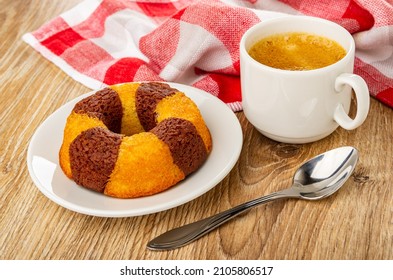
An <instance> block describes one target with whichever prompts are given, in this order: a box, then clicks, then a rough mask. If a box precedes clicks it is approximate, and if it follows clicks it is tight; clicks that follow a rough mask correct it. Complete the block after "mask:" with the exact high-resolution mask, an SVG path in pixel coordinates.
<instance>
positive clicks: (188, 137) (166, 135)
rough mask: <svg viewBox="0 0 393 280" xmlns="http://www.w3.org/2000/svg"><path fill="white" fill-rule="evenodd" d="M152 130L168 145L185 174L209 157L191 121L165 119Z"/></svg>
mask: <svg viewBox="0 0 393 280" xmlns="http://www.w3.org/2000/svg"><path fill="white" fill-rule="evenodd" d="M150 132H151V133H153V134H155V135H156V136H157V137H158V139H160V140H161V141H163V142H164V143H166V144H167V145H168V147H169V149H170V151H171V154H172V157H173V160H174V163H175V164H176V165H177V166H178V167H179V168H180V169H181V170H182V171H183V173H184V174H185V176H187V175H188V174H190V173H192V172H193V171H194V170H196V169H197V168H198V167H199V166H200V165H202V163H203V162H204V161H205V160H206V158H207V151H206V147H205V144H204V143H203V140H202V137H201V136H200V135H199V134H198V131H197V130H196V128H195V126H194V125H193V124H192V123H191V122H190V121H187V120H185V119H179V118H169V119H165V120H163V121H162V122H160V123H159V124H158V125H157V126H156V127H154V128H153V129H152V130H151V131H150Z"/></svg>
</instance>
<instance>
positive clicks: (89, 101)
mask: <svg viewBox="0 0 393 280" xmlns="http://www.w3.org/2000/svg"><path fill="white" fill-rule="evenodd" d="M73 111H74V112H75V113H78V114H87V115H89V116H91V117H96V118H98V119H100V120H101V121H102V122H103V123H104V124H105V125H106V126H107V127H108V129H109V130H110V131H113V132H115V133H120V130H121V120H122V117H123V107H122V104H121V100H120V98H119V95H118V94H117V92H116V91H114V90H113V89H110V88H104V89H102V90H100V91H98V92H96V94H94V95H91V96H89V97H86V98H85V99H83V100H81V101H79V102H78V103H77V104H76V105H75V107H74V110H73Z"/></svg>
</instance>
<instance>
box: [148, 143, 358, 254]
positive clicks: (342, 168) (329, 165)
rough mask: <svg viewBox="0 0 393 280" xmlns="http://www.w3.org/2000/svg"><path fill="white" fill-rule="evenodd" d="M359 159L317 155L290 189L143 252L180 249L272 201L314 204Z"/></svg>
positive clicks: (352, 152)
mask: <svg viewBox="0 0 393 280" xmlns="http://www.w3.org/2000/svg"><path fill="white" fill-rule="evenodd" d="M358 158H359V155H358V151H357V150H356V149H355V148H353V147H340V148H337V149H333V150H330V151H327V152H325V153H323V154H320V155H318V156H316V157H314V158H312V159H310V160H308V161H307V162H305V163H304V164H303V165H301V166H300V167H299V169H298V170H297V171H296V172H295V175H294V177H293V184H292V186H291V187H290V188H288V189H284V190H281V191H278V192H275V193H272V194H269V195H266V196H263V197H260V198H257V199H254V200H251V201H248V202H245V203H243V204H240V205H238V206H236V207H234V208H232V209H229V210H226V211H224V212H221V213H218V214H216V215H214V216H211V217H209V218H205V219H203V220H200V221H197V222H194V223H191V224H187V225H184V226H181V227H179V228H175V229H172V230H170V231H168V232H166V233H164V234H162V235H160V236H158V237H156V238H154V239H153V240H151V241H150V242H149V243H148V245H147V248H149V249H151V250H169V249H175V248H178V247H181V246H184V245H186V244H188V243H190V242H192V241H194V240H196V239H198V238H200V237H202V236H203V235H205V234H207V233H208V232H210V231H212V230H213V229H215V228H217V227H219V226H220V225H222V224H223V223H225V222H227V221H229V220H231V219H233V218H234V217H236V216H237V215H239V214H241V213H243V212H245V211H246V210H249V209H251V208H252V207H255V206H257V205H261V204H264V203H267V202H270V201H273V200H277V199H283V198H299V199H305V200H318V199H322V198H325V197H328V196H330V195H332V194H333V193H335V192H336V191H338V190H339V189H340V188H341V187H342V186H343V185H344V183H345V182H346V181H347V179H348V178H349V177H350V175H351V174H352V172H353V170H354V169H355V166H356V164H357V161H358Z"/></svg>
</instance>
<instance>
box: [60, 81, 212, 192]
mask: <svg viewBox="0 0 393 280" xmlns="http://www.w3.org/2000/svg"><path fill="white" fill-rule="evenodd" d="M211 149H212V139H211V135H210V132H209V129H208V127H207V126H206V124H205V122H204V120H203V118H202V115H201V113H200V111H199V109H198V107H197V106H196V104H195V103H194V102H193V101H192V100H191V99H190V98H188V97H187V96H186V95H185V94H184V93H182V92H180V91H178V90H177V89H174V88H171V87H170V86H169V85H168V84H165V83H159V82H148V83H124V84H119V85H113V86H109V87H106V88H104V89H102V90H99V91H97V92H96V93H94V94H93V95H91V96H89V97H87V98H84V99H83V100H81V101H79V102H78V103H77V104H76V105H75V106H74V108H73V110H72V112H71V114H70V115H69V116H68V118H67V122H66V125H65V128H64V136H63V143H62V145H61V148H60V152H59V161H60V166H61V168H62V170H63V171H64V173H65V174H66V176H67V177H69V178H70V179H72V180H74V181H75V182H76V183H77V184H78V185H80V186H83V187H86V188H88V189H91V190H94V191H97V192H101V193H104V194H106V195H108V196H112V197H118V198H134V197H141V196H148V195H152V194H156V193H159V192H162V191H164V190H166V189H168V188H170V187H171V186H173V185H175V184H177V183H178V182H179V181H181V180H183V179H184V178H185V177H186V176H187V175H189V174H190V173H192V172H194V171H195V170H197V169H198V168H199V167H200V166H201V165H202V164H203V163H204V162H205V160H206V158H207V157H208V155H209V153H210V151H211Z"/></svg>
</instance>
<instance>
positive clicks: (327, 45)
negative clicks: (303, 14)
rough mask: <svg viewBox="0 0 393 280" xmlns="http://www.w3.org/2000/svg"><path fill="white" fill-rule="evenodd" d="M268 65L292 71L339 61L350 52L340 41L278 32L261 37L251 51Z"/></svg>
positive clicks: (255, 57) (256, 58) (253, 55)
mask: <svg viewBox="0 0 393 280" xmlns="http://www.w3.org/2000/svg"><path fill="white" fill-rule="evenodd" d="M248 53H249V55H250V56H251V57H252V58H253V59H255V60H256V61H258V62H259V63H262V64H264V65H267V66H270V67H273V68H277V69H283V70H292V71H299V70H300V71H301V70H313V69H318V68H322V67H325V66H328V65H331V64H334V63H336V62H337V61H339V60H340V59H342V58H343V57H344V56H345V55H346V51H345V49H344V48H343V47H342V46H341V45H340V44H339V43H337V42H336V41H334V40H331V39H328V38H326V37H322V36H319V35H314V34H310V33H303V32H289V33H281V34H275V35H272V36H269V37H266V38H263V39H261V40H260V41H258V42H257V43H255V44H254V45H253V46H252V47H251V49H250V50H249V51H248Z"/></svg>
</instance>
